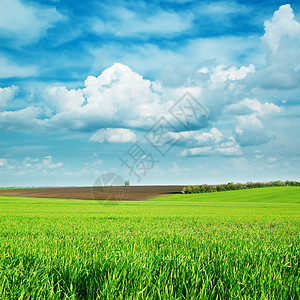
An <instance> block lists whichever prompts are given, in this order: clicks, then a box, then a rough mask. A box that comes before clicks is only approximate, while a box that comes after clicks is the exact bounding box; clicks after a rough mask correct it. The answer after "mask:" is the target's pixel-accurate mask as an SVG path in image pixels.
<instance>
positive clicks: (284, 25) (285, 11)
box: [262, 4, 300, 52]
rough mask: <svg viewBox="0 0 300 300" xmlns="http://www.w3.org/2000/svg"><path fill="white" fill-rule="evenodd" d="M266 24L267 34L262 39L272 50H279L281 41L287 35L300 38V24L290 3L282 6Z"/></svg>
mask: <svg viewBox="0 0 300 300" xmlns="http://www.w3.org/2000/svg"><path fill="white" fill-rule="evenodd" d="M264 25H265V34H264V36H263V37H262V40H263V41H264V42H265V43H266V44H267V45H268V46H269V47H270V49H271V51H272V52H276V51H277V50H278V48H279V45H280V41H281V40H282V39H284V38H286V37H289V38H298V39H299V35H300V24H299V23H298V22H297V21H296V20H295V16H294V14H293V10H292V8H291V6H290V4H286V5H282V6H280V8H279V10H277V11H276V12H275V13H274V16H273V18H272V20H269V21H265V24H264Z"/></svg>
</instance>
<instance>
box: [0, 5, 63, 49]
mask: <svg viewBox="0 0 300 300" xmlns="http://www.w3.org/2000/svg"><path fill="white" fill-rule="evenodd" d="M63 18H64V17H63V16H62V15H61V14H60V13H59V12H58V11H57V10H56V9H55V8H42V7H38V6H36V7H35V6H33V5H32V4H31V5H28V4H25V3H23V2H21V1H19V0H1V1H0V31H1V33H0V35H1V36H3V37H8V38H12V39H17V40H18V42H20V43H21V44H28V43H30V42H33V41H36V40H38V39H39V38H40V36H42V35H43V34H45V33H46V31H47V29H48V28H50V27H52V26H53V25H54V23H56V22H58V21H60V20H62V19H63Z"/></svg>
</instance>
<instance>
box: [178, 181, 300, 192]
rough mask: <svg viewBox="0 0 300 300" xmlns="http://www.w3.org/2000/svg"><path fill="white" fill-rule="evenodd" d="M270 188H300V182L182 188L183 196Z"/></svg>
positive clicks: (230, 183) (205, 185) (190, 186)
mask: <svg viewBox="0 0 300 300" xmlns="http://www.w3.org/2000/svg"><path fill="white" fill-rule="evenodd" d="M270 186H300V182H298V181H290V180H286V181H280V180H276V181H269V182H247V183H233V182H228V183H227V184H217V185H209V184H202V185H188V186H185V187H183V188H182V191H181V192H182V193H183V194H194V193H211V192H222V191H232V190H242V189H254V188H262V187H270Z"/></svg>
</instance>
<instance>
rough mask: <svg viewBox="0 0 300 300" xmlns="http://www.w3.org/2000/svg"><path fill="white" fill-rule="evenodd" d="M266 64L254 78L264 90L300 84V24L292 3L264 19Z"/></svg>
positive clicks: (292, 86)
mask: <svg viewBox="0 0 300 300" xmlns="http://www.w3.org/2000/svg"><path fill="white" fill-rule="evenodd" d="M262 41H263V45H264V46H265V50H266V64H265V66H264V67H263V68H261V69H260V70H259V71H258V72H257V74H256V76H255V77H254V78H253V80H255V82H256V84H259V85H260V86H261V87H262V88H265V89H293V88H296V87H298V86H299V84H300V63H299V62H300V51H299V48H300V23H299V22H298V21H297V20H296V19H295V16H294V13H293V10H292V8H291V6H290V5H289V4H286V5H282V6H280V8H279V9H278V10H277V11H276V12H275V13H274V15H273V18H272V19H271V20H268V21H266V22H265V34H264V36H263V37H262Z"/></svg>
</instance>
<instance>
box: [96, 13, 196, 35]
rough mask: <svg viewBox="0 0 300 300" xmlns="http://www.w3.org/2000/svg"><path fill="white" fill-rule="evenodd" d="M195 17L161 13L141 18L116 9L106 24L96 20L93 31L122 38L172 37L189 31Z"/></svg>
mask: <svg viewBox="0 0 300 300" xmlns="http://www.w3.org/2000/svg"><path fill="white" fill-rule="evenodd" d="M192 20H193V16H192V15H191V14H189V15H179V14H177V13H174V12H167V11H159V12H157V13H155V14H153V15H150V16H145V15H143V16H140V15H138V14H136V13H135V12H133V11H130V10H128V9H125V8H115V10H114V15H113V16H112V17H111V18H110V19H109V22H105V21H103V20H101V19H96V20H95V21H94V22H93V24H92V29H93V31H94V32H96V33H98V34H101V35H103V34H114V35H116V36H121V37H128V36H130V37H133V36H138V37H141V38H147V37H148V36H151V35H155V36H170V35H174V34H178V33H181V32H183V31H185V30H187V29H189V28H190V27H191V25H192Z"/></svg>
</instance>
